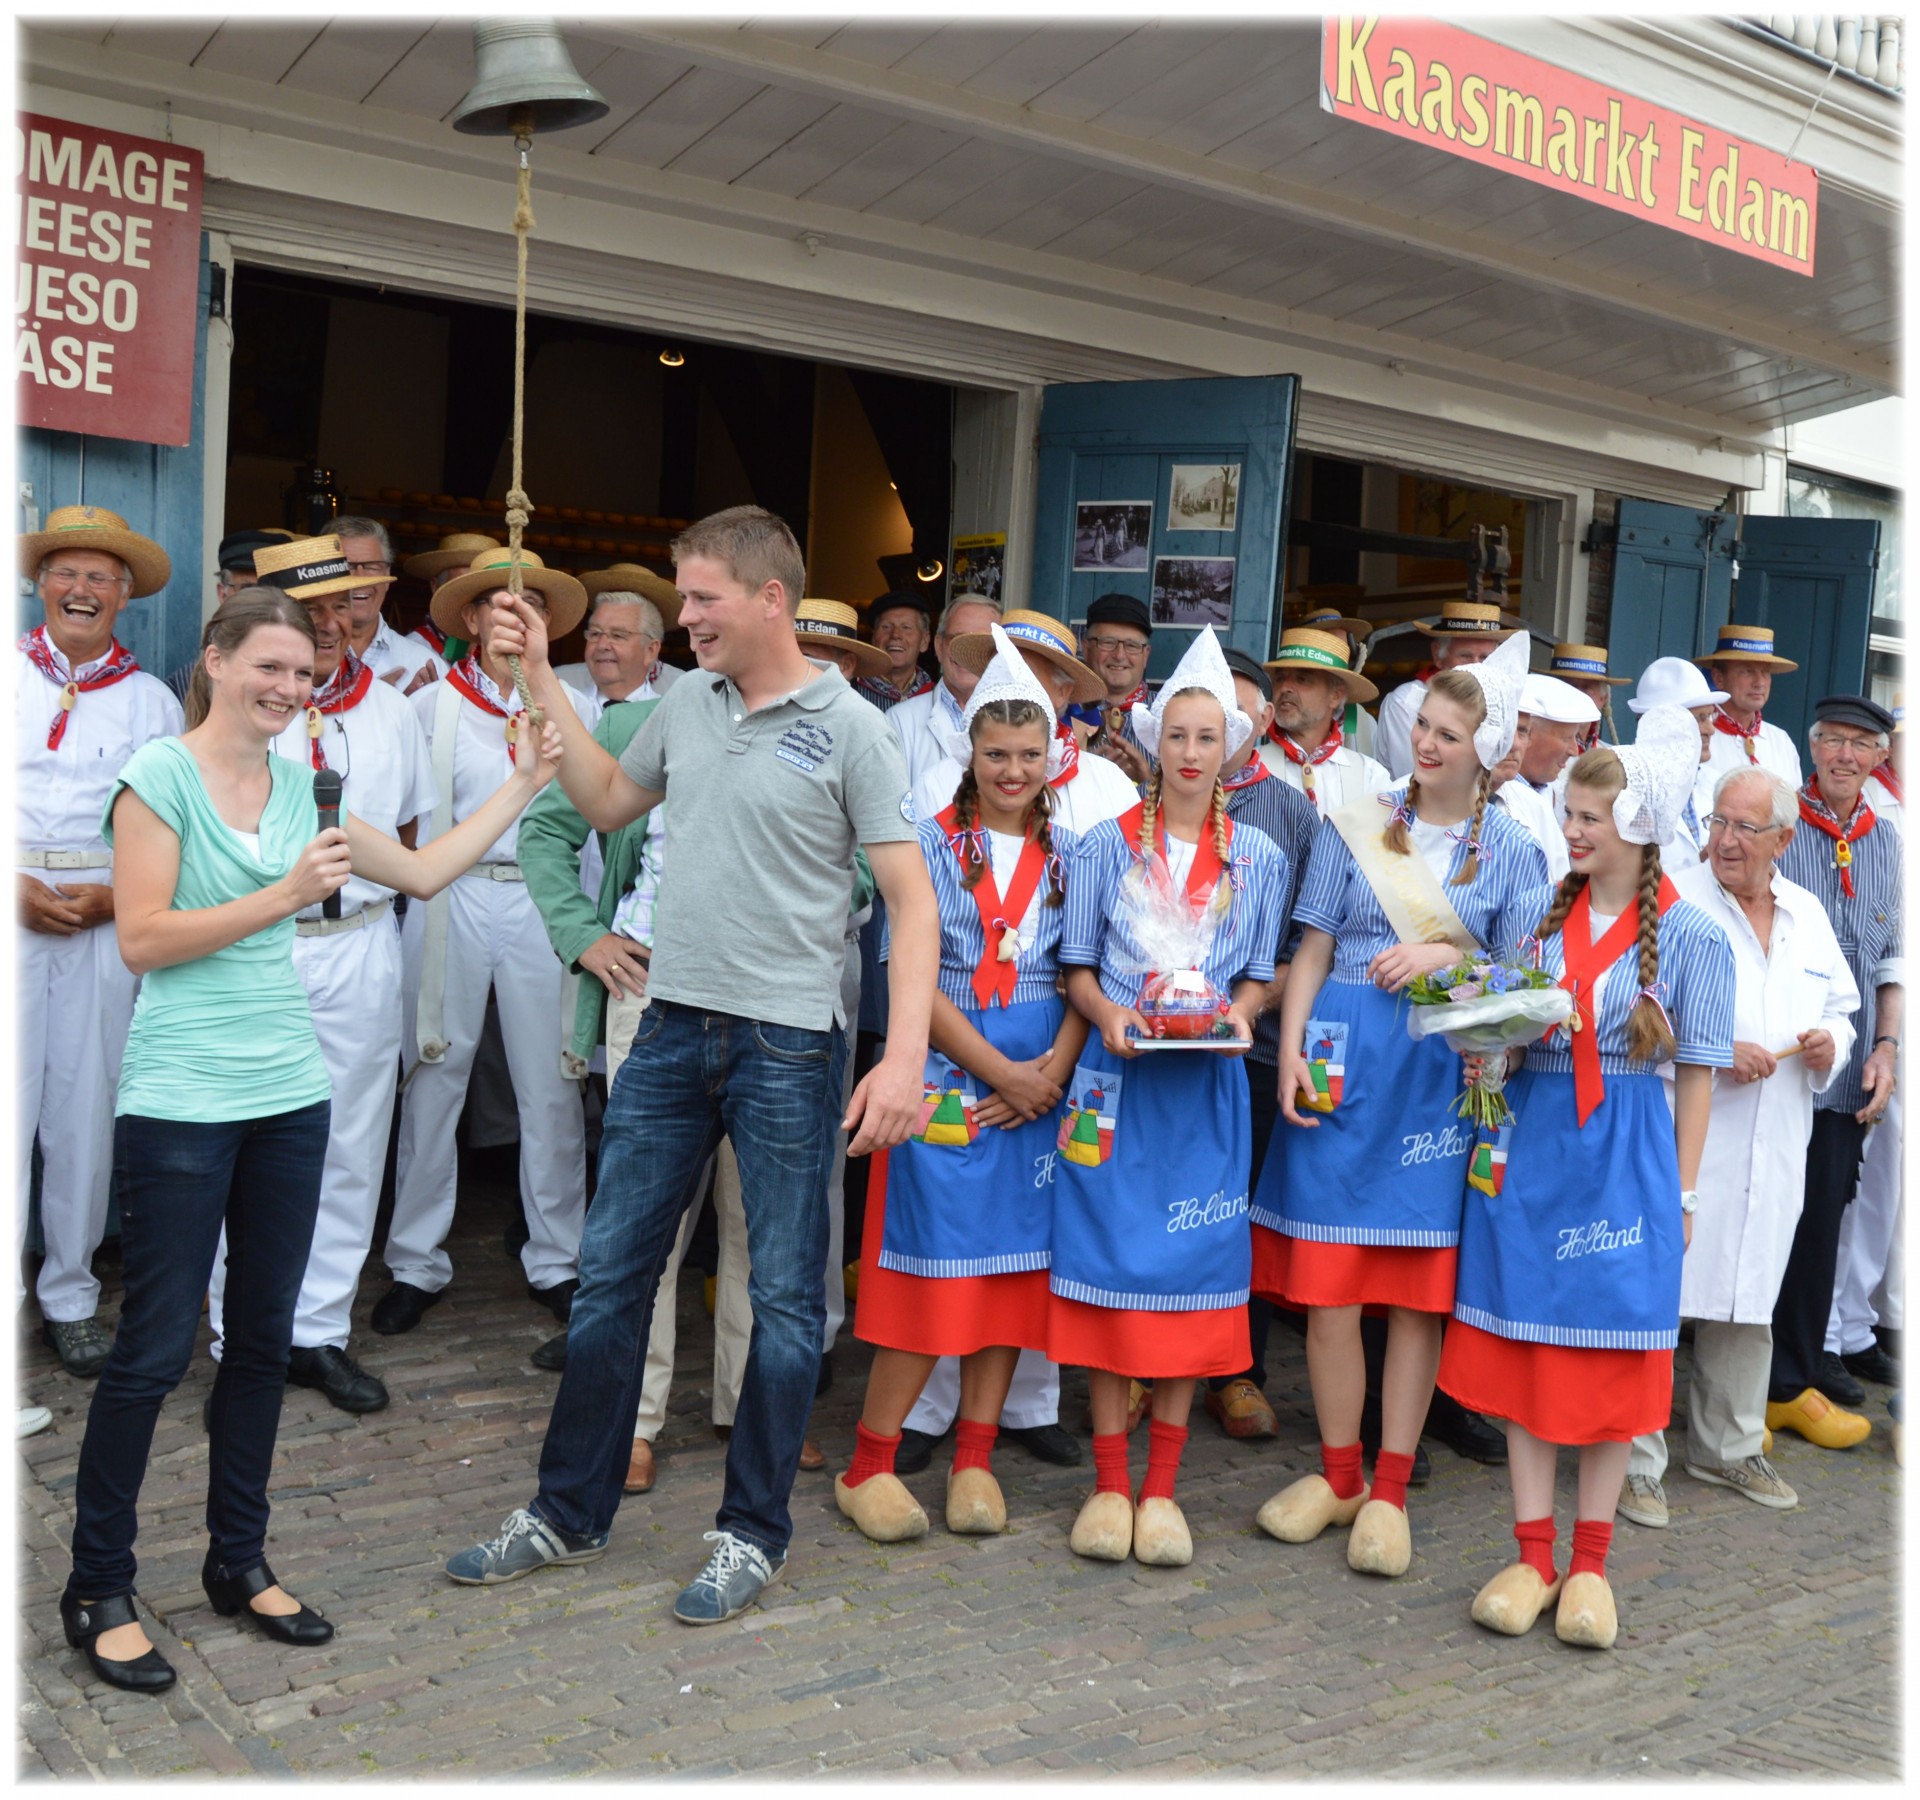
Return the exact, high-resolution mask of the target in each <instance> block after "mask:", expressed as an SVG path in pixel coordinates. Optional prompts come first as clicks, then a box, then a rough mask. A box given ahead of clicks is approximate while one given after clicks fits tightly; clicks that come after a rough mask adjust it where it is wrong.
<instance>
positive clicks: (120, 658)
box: [20, 625, 140, 750]
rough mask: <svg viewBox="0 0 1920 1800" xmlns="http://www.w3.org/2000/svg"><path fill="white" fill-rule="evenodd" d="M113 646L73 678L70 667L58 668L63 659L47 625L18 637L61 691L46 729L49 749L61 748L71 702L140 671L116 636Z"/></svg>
mask: <svg viewBox="0 0 1920 1800" xmlns="http://www.w3.org/2000/svg"><path fill="white" fill-rule="evenodd" d="M112 646H113V647H112V648H111V649H110V650H108V652H107V654H106V656H105V658H104V659H103V660H102V661H101V662H100V663H99V664H98V665H97V666H96V667H95V668H93V669H91V670H90V671H89V672H88V673H87V674H85V675H81V676H77V677H76V676H75V675H74V674H73V673H72V672H71V670H70V669H69V670H66V671H63V670H62V669H61V667H60V664H61V663H62V662H64V661H65V660H66V658H65V657H63V656H61V655H60V653H59V652H58V651H57V650H55V649H54V647H53V645H52V644H50V643H49V642H48V641H47V628H46V627H45V626H44V625H36V626H35V627H34V628H33V629H32V630H31V631H30V632H28V633H27V635H26V636H25V637H23V638H22V639H21V640H20V648H21V650H23V651H24V652H25V653H26V658H27V661H28V662H30V663H32V664H33V666H34V667H35V668H36V669H38V670H39V671H40V673H41V674H42V675H44V676H45V677H46V678H47V679H48V680H49V681H50V682H52V683H53V685H54V686H55V687H57V688H58V689H59V690H60V710H59V711H58V712H57V713H55V714H54V715H53V723H52V725H51V726H49V727H48V729H47V748H48V749H49V750H58V749H59V748H60V740H61V739H62V738H63V737H65V736H66V735H67V715H68V714H69V713H70V712H72V711H73V703H74V701H76V700H77V699H79V698H80V696H81V695H82V694H91V693H94V692H95V691H97V690H98V689H100V688H108V687H112V686H113V684H114V683H115V682H116V681H125V680H126V678H127V677H128V676H129V675H134V674H138V673H139V670H140V665H139V664H138V663H137V662H135V661H134V660H133V652H132V651H131V650H129V649H127V648H126V647H125V646H124V645H122V643H121V642H120V640H119V639H118V638H114V639H113V640H112Z"/></svg>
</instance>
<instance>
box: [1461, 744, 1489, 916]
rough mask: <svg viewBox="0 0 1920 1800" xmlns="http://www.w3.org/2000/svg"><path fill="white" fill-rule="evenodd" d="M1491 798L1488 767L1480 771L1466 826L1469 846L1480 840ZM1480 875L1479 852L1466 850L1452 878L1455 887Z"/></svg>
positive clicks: (1464, 884)
mask: <svg viewBox="0 0 1920 1800" xmlns="http://www.w3.org/2000/svg"><path fill="white" fill-rule="evenodd" d="M1492 798H1493V772H1492V770H1490V769H1482V770H1481V771H1480V791H1479V793H1478V794H1477V795H1476V796H1475V798H1474V802H1473V822H1472V823H1471V824H1470V825H1468V827H1467V843H1468V844H1469V845H1470V846H1471V845H1474V844H1478V843H1479V842H1480V832H1481V830H1482V828H1483V827H1484V826H1485V825H1486V822H1487V802H1488V801H1489V800H1491V799H1492ZM1479 875H1480V852H1479V851H1478V850H1476V849H1471V848H1469V850H1468V851H1467V860H1466V861H1465V862H1464V863H1462V864H1461V865H1460V873H1459V874H1458V875H1456V876H1455V877H1454V878H1453V885H1454V886H1455V887H1466V886H1467V885H1468V884H1469V883H1471V882H1473V881H1475V880H1477V879H1478V878H1479Z"/></svg>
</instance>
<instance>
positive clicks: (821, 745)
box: [447, 506, 940, 1625]
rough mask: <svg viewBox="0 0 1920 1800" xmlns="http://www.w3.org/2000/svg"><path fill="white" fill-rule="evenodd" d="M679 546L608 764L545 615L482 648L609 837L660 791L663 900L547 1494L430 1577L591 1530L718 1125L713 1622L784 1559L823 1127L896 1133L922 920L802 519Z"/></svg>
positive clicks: (877, 727)
mask: <svg viewBox="0 0 1920 1800" xmlns="http://www.w3.org/2000/svg"><path fill="white" fill-rule="evenodd" d="M673 555H674V563H675V576H676V580H677V583H678V586H679V589H680V593H681V596H682V601H683V609H682V612H681V615H680V622H681V624H682V625H684V626H685V627H686V628H687V631H688V634H689V636H690V638H691V641H692V646H693V651H694V655H695V657H696V658H697V659H698V661H699V664H700V673H699V674H697V675H689V676H688V678H687V679H686V680H684V681H681V682H677V683H676V684H675V685H674V686H673V688H672V689H671V690H670V691H669V692H668V693H667V695H666V697H665V698H664V699H663V700H662V701H661V702H660V704H659V706H658V707H657V708H656V709H655V710H654V712H653V714H652V715H651V716H650V717H649V718H648V719H647V721H646V723H645V724H643V725H642V726H641V728H640V729H639V731H637V732H636V733H635V734H634V737H633V739H632V741H631V742H630V743H629V744H628V746H627V748H626V750H625V751H624V752H623V753H622V755H621V757H620V760H619V762H618V763H615V761H614V760H613V758H612V757H610V756H608V755H607V753H606V752H605V751H604V750H603V749H601V748H600V746H599V745H598V744H596V743H595V742H594V741H593V739H592V737H591V735H590V734H589V733H588V732H587V730H586V728H585V727H584V726H582V725H581V724H580V723H579V720H578V718H577V716H576V715H575V714H574V712H573V709H572V707H571V706H569V705H568V704H567V702H566V699H565V697H564V695H563V693H562V691H561V688H560V684H559V680H558V678H557V677H556V676H555V675H554V673H553V670H552V668H551V667H550V666H549V664H548V662H547V645H546V634H545V632H544V630H543V629H542V626H541V621H540V617H539V615H538V614H537V613H535V612H534V611H533V610H532V608H530V607H525V606H522V607H520V608H519V609H518V617H519V619H520V630H519V632H518V633H517V634H514V633H513V632H512V628H511V627H510V626H503V627H497V628H496V630H497V631H498V632H499V634H500V635H499V636H498V640H497V644H496V648H497V649H498V650H499V652H500V653H501V654H503V655H506V654H513V653H515V652H516V651H517V652H518V653H519V654H520V655H521V656H522V658H523V661H524V666H525V671H526V675H527V681H528V685H529V687H530V688H531V690H532V693H533V696H534V701H535V704H536V705H538V706H540V707H541V708H542V709H543V710H544V711H545V712H546V713H547V715H548V717H550V718H553V719H556V720H558V721H559V722H560V725H561V731H562V735H563V736H564V738H565V740H566V752H565V755H564V757H563V758H562V761H561V765H560V780H561V783H562V785H563V786H564V787H565V789H566V792H567V797H568V798H569V799H570V800H572V802H573V803H574V805H575V806H576V807H577V808H578V809H579V811H580V813H581V816H582V817H583V818H585V819H586V821H587V822H588V824H590V825H592V826H593V827H594V828H595V829H596V830H600V831H615V830H618V829H619V828H620V827H621V826H622V825H625V824H627V823H629V822H630V821H632V820H634V819H636V818H638V817H639V816H640V815H641V814H642V813H644V812H646V811H647V810H648V809H649V808H650V807H652V806H655V805H657V804H658V803H659V802H660V800H661V799H662V798H663V797H664V796H665V795H666V793H667V791H668V790H669V788H670V789H671V791H672V796H673V808H674V818H675V821H676V823H675V826H674V845H675V852H674V855H673V856H671V857H670V858H668V859H667V862H666V865H665V868H664V869H663V871H662V874H661V881H660V892H659V896H658V899H657V902H656V906H655V913H654V944H653V964H652V968H651V971H650V974H649V979H648V995H649V1000H648V1005H647V1008H646V1011H645V1012H644V1013H643V1014H642V1015H641V1018H640V1023H639V1025H638V1027H637V1029H636V1030H635V1032H634V1038H633V1048H632V1050H631V1051H630V1052H629V1054H628V1058H627V1060H626V1062H625V1063H624V1064H622V1065H621V1069H620V1072H619V1074H618V1076H617V1077H616V1078H615V1080H614V1083H613V1087H612V1092H611V1093H610V1094H609V1096H608V1102H607V1114H606V1124H605V1128H604V1132H603V1135H602V1138H601V1144H600V1181H599V1187H598V1189H597V1190H596V1192H595V1196H594V1203H593V1207H592V1210H591V1211H590V1212H589V1213H588V1215H587V1224H586V1232H585V1235H584V1237H583V1238H582V1240H581V1245H580V1288H579V1292H578V1293H577V1294H576V1295H575V1296H574V1302H573V1317H572V1319H571V1320H570V1322H569V1324H568V1327H567V1366H566V1373H565V1375H564V1377H563V1378H562V1380H561V1383H560V1392H559V1394H558V1395H557V1397H556V1398H555V1400H554V1405H553V1416H552V1418H551V1420H550V1421H549V1423H548V1426H547V1438H546V1444H545V1447H544V1449H543V1450H542V1453H541V1458H540V1491H539V1493H538V1494H537V1495H536V1496H535V1498H534V1500H533V1502H532V1504H531V1505H530V1506H529V1507H526V1508H523V1509H522V1510H520V1511H518V1512H515V1513H513V1514H512V1515H511V1516H510V1517H509V1518H508V1519H507V1520H506V1522H505V1524H504V1525H503V1526H502V1527H501V1530H500V1534H499V1535H498V1536H497V1537H495V1538H493V1539H491V1540H489V1541H488V1542H486V1543H483V1544H480V1545H477V1546H476V1547H475V1548H473V1549H471V1550H464V1551H462V1552H461V1553H460V1554H459V1555H458V1556H455V1557H454V1558H453V1559H452V1560H451V1561H450V1562H449V1563H448V1564H447V1573H448V1575H449V1576H451V1577H452V1579H453V1580H455V1581H458V1582H463V1583H469V1584H491V1583H494V1582H500V1581H511V1580H513V1579H514V1578H515V1577H517V1576H520V1575H525V1574H528V1573H530V1572H531V1571H532V1570H534V1569H537V1568H541V1567H543V1566H544V1565H546V1564H548V1563H579V1562H588V1561H590V1560H592V1559H593V1558H594V1557H596V1556H599V1555H601V1554H602V1553H603V1552H604V1551H605V1549H606V1547H607V1538H608V1534H609V1530H610V1528H611V1526H612V1523H613V1515H614V1513H615V1511H616V1510H617V1509H618V1507H619V1504H620V1490H621V1483H622V1480H623V1478H624V1476H625V1474H626V1470H627V1462H628V1453H629V1448H630V1445H631V1442H632V1433H633V1418H634V1408H635V1406H636V1405H637V1404H638V1401H639V1394H640V1383H641V1377H642V1374H643V1371H644V1367H645V1347H646V1342H647V1333H648V1331H649V1329H650V1327H651V1325H652V1312H653V1298H654V1293H655V1290H656V1289H657V1288H658V1286H659V1284H660V1274H661V1270H662V1269H663V1268H664V1267H665V1264H666V1260H667V1257H668V1254H669V1253H670V1251H671V1250H672V1247H673V1242H674V1238H675V1235H676V1233H677V1232H678V1230H679V1227H680V1219H681V1214H682V1212H683V1211H684V1210H685V1207H686V1204H687V1200H688V1198H689V1193H690V1189H691V1186H692V1181H693V1177H694V1175H695V1173H696V1172H697V1171H698V1170H699V1169H700V1167H701V1166H702V1165H703V1164H704V1163H705V1161H706V1159H707V1158H708V1157H709V1156H710V1155H711V1154H712V1153H713V1150H714V1147H715V1145H716V1144H718V1142H719V1140H720V1138H721V1137H722V1135H725V1136H727V1137H729V1138H731V1139H732V1141H733V1146H734V1150H735V1153H736V1154H737V1156H738V1158H739V1162H740V1178H741V1198H742V1202H743V1205H744V1209H745V1212H746V1216H747V1241H748V1248H749V1253H750V1255H751V1258H752V1274H751V1276H750V1278H749V1283H748V1293H749V1296H750V1298H751V1301H752V1306H753V1336H752V1339H751V1341H750V1344H749V1348H748V1351H747V1371H746V1379H745V1382H744V1383H743V1385H742V1388H741V1393H740V1406H739V1410H738V1412H737V1413H736V1415H735V1417H734V1429H733V1436H732V1438H731V1439H730V1440H729V1443H728V1446H727V1476H726V1488H725V1492H724V1494H723V1496H722V1499H721V1504H720V1512H719V1516H718V1518H717V1520H716V1524H717V1526H718V1529H717V1530H715V1531H712V1532H709V1533H708V1534H707V1535H708V1537H709V1538H710V1539H712V1540H713V1542H714V1544H715V1549H714V1552H713V1555H712V1556H711V1557H710V1558H709V1560H708V1562H707V1565H706V1567H705V1569H704V1570H702V1571H701V1573H700V1574H699V1576H697V1577H696V1578H695V1579H694V1581H693V1582H692V1584H691V1585H690V1586H688V1587H687V1588H686V1589H685V1591H684V1592H682V1594H681V1595H680V1597H679V1599H678V1600H677V1601H676V1602H675V1603H674V1616H675V1617H676V1618H679V1619H682V1620H684V1621H685V1622H686V1623H688V1624H691V1625H711V1624H717V1623H719V1622H720V1621H721V1620H723V1619H730V1618H732V1617H734V1616H735V1615H736V1614H737V1613H740V1612H742V1611H744V1610H745V1609H746V1608H747V1607H748V1606H751V1605H752V1604H753V1602H754V1601H755V1600H756V1599H757V1598H758V1597H759V1594H760V1591H761V1589H762V1588H764V1587H765V1586H766V1584H767V1583H768V1582H769V1581H771V1580H773V1579H774V1578H775V1577H776V1576H777V1575H778V1574H779V1573H780V1571H781V1569H782V1568H783V1567H784V1566H785V1563H786V1553H787V1544H788V1541H789V1540H790V1538H791V1537H792V1535H793V1524H792V1520H791V1518H790V1517H789V1515H788V1510H787V1500H788V1495H789V1494H790V1492H791V1490H792V1487H793V1478H794V1474H795V1471H796V1470H797V1468H798V1466H799V1460H800V1445H801V1441H802V1439H803V1437H804V1434H805V1430H806V1423H807V1413H808V1409H809V1408H810V1406H811V1405H812V1402H813V1393H814V1383H815V1379H816V1377H817V1374H818V1371H819V1366H820V1341H821V1332H822V1328H823V1325H824V1323H825V1298H824V1281H825V1274H826V1254H827V1174H828V1170H829V1169H830V1167H831V1165H832V1160H833V1147H834V1135H835V1133H836V1131H838V1130H840V1129H842V1128H843V1127H844V1129H846V1130H848V1131H850V1132H852V1133H854V1137H853V1141H852V1143H851V1145H850V1146H849V1154H851V1155H856V1156H858V1155H864V1154H866V1153H867V1152H869V1151H873V1150H882V1149H889V1148H891V1147H892V1146H893V1145H895V1144H900V1143H904V1142H905V1141H906V1139H907V1137H908V1136H909V1135H910V1134H911V1132H912V1131H913V1129H914V1126H915V1124H916V1123H917V1120H918V1116H919V1108H920V1094H921V1074H922V1070H923V1068H924V1065H925V1061H926V1053H927V1023H928V1018H929V1015H930V1013H931V1011H932V1005H933V986H934V974H935V969H936V965H937V961H938V957H939V947H940V942H939V940H940V931H939V920H938V916H937V914H936V911H935V906H934V899H933V887H932V884H931V882H930V881H929V880H928V877H927V871H926V866H925V864H924V863H923V862H922V860H921V856H920V848H919V843H918V840H917V839H916V837H915V835H914V825H913V809H912V805H911V803H910V801H909V799H908V797H907V776H906V765H905V763H904V761H903V760H902V758H901V755H900V747H899V742H898V740H897V739H896V738H895V736H894V734H893V732H892V730H891V729H890V728H889V726H888V724H887V721H886V719H885V718H884V717H883V716H882V715H881V714H880V713H879V712H877V711H876V710H875V709H874V708H873V707H872V706H870V705H869V704H868V703H867V702H866V701H865V700H863V699H861V698H860V697H859V696H858V695H857V694H855V693H854V691H853V689H852V688H850V687H849V686H848V685H847V683H846V681H845V680H844V679H843V678H842V677H841V675H840V673H839V671H838V670H836V669H833V668H830V667H827V666H826V665H823V664H820V663H815V662H811V661H809V660H808V658H807V657H806V655H805V654H804V652H803V651H802V650H801V648H800V645H799V642H798V640H797V639H796V638H795V636H794V629H793V614H794V609H795V608H796V607H797V606H798V605H799V602H800V596H801V595H802V593H804V592H805V587H806V571H805V568H804V565H803V563H802V560H801V556H800V548H799V545H798V544H796V543H795V542H794V538H793V534H792V533H791V532H790V531H789V530H788V529H787V527H786V526H785V525H784V524H783V523H782V522H781V521H780V520H779V519H777V518H775V517H774V516H773V515H772V514H771V513H768V512H764V511H762V510H761V509H760V508H759V507H752V506H736V507H731V508H729V509H728V510H727V511H726V512H722V513H716V514H714V515H713V516H712V517H711V518H708V519H703V520H701V521H700V522H699V523H698V524H697V525H694V526H693V527H691V528H690V529H689V530H688V531H686V532H685V533H683V534H682V535H681V536H680V537H679V538H678V539H677V540H676V541H675V543H674V546H673ZM516 637H517V640H518V641H517V642H516V641H515V640H516ZM856 846H863V847H864V848H865V850H866V852H867V860H868V862H869V863H870V864H871V865H872V868H873V874H874V879H875V880H876V881H877V882H878V883H879V887H880V891H881V893H882V894H883V895H884V896H885V898H886V902H887V908H888V911H889V913H890V914H891V916H892V919H893V951H892V958H891V962H890V965H889V967H890V976H889V981H890V986H891V999H892V1026H891V1031H890V1033H889V1036H888V1039H887V1053H886V1055H885V1057H884V1058H883V1059H882V1060H881V1061H880V1062H879V1063H878V1064H876V1065H875V1067H874V1069H873V1071H872V1072H871V1073H870V1074H869V1075H868V1076H867V1077H866V1079H865V1080H863V1081H862V1082H861V1083H860V1084H859V1086H858V1087H856V1088H855V1089H854V1091H853V1098H852V1101H851V1103H850V1105H849V1106H848V1109H847V1115H846V1118H845V1120H844V1121H843V1120H841V1119H840V1118H839V1117H838V1113H839V1097H840V1093H841V1086H842V1080H841V1071H842V1069H843V1068H844V1066H845V1055H846V1034H845V1028H846V1023H847V1021H846V1020H845V1019H844V1018H843V1017H842V1016H841V1009H840V975H841V965H842V947H843V936H844V928H845V923H846V914H847V903H848V900H849V897H850V896H851V893H852V887H853V854H854V850H855V848H856Z"/></svg>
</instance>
